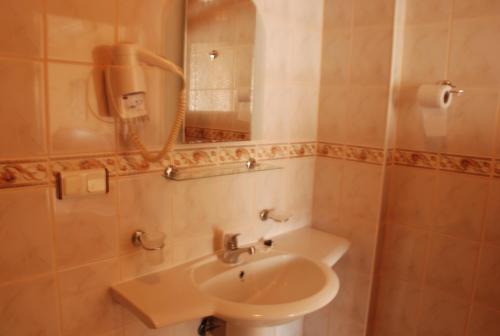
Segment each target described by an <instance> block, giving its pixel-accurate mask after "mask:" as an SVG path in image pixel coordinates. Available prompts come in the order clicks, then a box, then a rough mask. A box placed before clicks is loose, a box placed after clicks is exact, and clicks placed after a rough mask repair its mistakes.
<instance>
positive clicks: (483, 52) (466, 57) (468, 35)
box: [449, 18, 500, 87]
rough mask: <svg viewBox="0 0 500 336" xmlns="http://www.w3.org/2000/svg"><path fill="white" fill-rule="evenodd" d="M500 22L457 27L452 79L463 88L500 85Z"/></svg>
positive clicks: (463, 23) (467, 23)
mask: <svg viewBox="0 0 500 336" xmlns="http://www.w3.org/2000/svg"><path fill="white" fill-rule="evenodd" d="M499 34H500V20H498V19H497V18H487V19H486V18H485V19H474V20H457V21H454V23H453V35H452V37H451V51H450V52H451V56H450V65H449V66H450V71H449V77H450V78H453V80H454V81H456V82H457V83H460V85H462V86H473V87H491V86H496V87H498V86H499V85H500V64H499V63H498V54H499V53H500V46H498V44H495V43H492V41H496V39H497V37H498V35H499Z"/></svg>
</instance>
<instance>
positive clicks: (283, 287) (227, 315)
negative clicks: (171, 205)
mask: <svg viewBox="0 0 500 336" xmlns="http://www.w3.org/2000/svg"><path fill="white" fill-rule="evenodd" d="M293 240H295V244H291V242H292V241H293ZM275 242H276V243H275V246H274V247H273V248H271V249H266V248H264V247H259V248H258V250H257V253H256V254H255V255H254V256H244V257H243V258H242V262H241V263H240V264H238V265H228V264H224V263H222V262H221V261H220V260H219V259H218V258H217V256H216V255H211V256H208V257H203V258H201V259H198V260H195V261H193V262H190V263H187V264H183V265H180V266H177V267H175V268H171V269H167V270H164V271H160V272H157V273H153V274H149V275H146V276H143V277H140V278H137V279H133V280H130V281H126V282H123V283H120V284H117V285H114V286H112V288H111V293H112V296H113V298H114V299H115V300H116V301H118V302H119V303H121V304H122V305H124V306H125V307H126V308H128V309H129V310H131V311H132V312H133V313H134V314H135V315H137V316H138V317H139V318H140V319H141V320H142V321H143V322H144V323H145V324H146V325H147V326H148V327H150V328H161V327H163V326H167V325H171V324H175V323H179V322H182V321H189V320H193V319H197V318H200V317H203V316H210V315H215V316H218V317H221V318H223V319H226V320H229V321H232V322H237V323H238V324H248V325H252V326H256V325H259V326H260V325H264V326H265V325H276V324H281V323H284V322H288V321H291V320H294V319H297V318H300V317H302V316H304V315H305V314H308V313H311V312H313V311H315V310H317V309H320V308H322V307H323V306H325V305H326V304H328V303H329V302H330V301H331V300H332V299H333V298H334V297H335V296H336V294H337V292H338V289H339V280H338V277H337V275H336V273H335V272H334V271H333V270H332V269H331V268H330V266H331V265H332V264H334V263H335V262H336V261H337V260H338V259H339V258H340V257H341V256H342V255H343V254H344V253H345V251H346V250H347V247H348V246H349V243H348V242H347V241H346V240H344V239H342V238H338V237H335V236H333V235H330V234H327V233H323V232H320V231H317V230H314V229H312V228H303V229H299V230H297V231H294V232H291V233H288V234H285V235H283V236H281V237H277V238H276V239H275ZM314 252H315V253H314ZM241 272H244V273H245V275H244V279H243V280H242V279H241V278H240V274H241Z"/></svg>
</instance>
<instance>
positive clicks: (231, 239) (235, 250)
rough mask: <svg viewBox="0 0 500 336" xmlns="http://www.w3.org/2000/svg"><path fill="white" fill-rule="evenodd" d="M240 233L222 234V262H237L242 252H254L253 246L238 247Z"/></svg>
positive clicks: (251, 253)
mask: <svg viewBox="0 0 500 336" xmlns="http://www.w3.org/2000/svg"><path fill="white" fill-rule="evenodd" d="M239 235H240V234H239V233H236V234H227V235H225V236H224V252H223V253H222V258H221V259H222V262H224V263H226V264H237V263H238V262H239V260H240V256H241V255H242V254H244V253H248V254H249V255H254V254H255V247H254V246H250V247H243V248H239V247H238V236H239Z"/></svg>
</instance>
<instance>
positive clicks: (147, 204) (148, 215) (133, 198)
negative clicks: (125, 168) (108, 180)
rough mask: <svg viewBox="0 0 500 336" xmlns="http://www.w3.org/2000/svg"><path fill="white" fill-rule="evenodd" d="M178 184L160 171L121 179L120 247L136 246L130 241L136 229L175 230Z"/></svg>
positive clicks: (129, 249)
mask: <svg viewBox="0 0 500 336" xmlns="http://www.w3.org/2000/svg"><path fill="white" fill-rule="evenodd" d="M173 190H175V187H174V185H173V184H172V183H168V182H165V181H164V179H163V178H162V177H161V176H159V175H158V174H154V175H144V176H134V177H130V178H125V179H122V180H120V181H119V182H118V193H119V217H120V235H119V248H120V251H122V252H123V251H131V250H137V248H135V247H133V246H132V244H131V243H130V237H132V234H133V233H134V232H135V231H136V230H143V231H161V232H164V233H165V234H166V235H167V236H169V235H171V234H172V198H173V197H174V196H172V193H173Z"/></svg>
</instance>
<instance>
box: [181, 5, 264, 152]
mask: <svg viewBox="0 0 500 336" xmlns="http://www.w3.org/2000/svg"><path fill="white" fill-rule="evenodd" d="M186 13H187V14H186V15H187V34H186V60H185V62H186V63H185V64H186V65H185V69H186V72H187V78H188V110H187V113H186V120H185V129H184V138H185V142H187V143H197V142H219V141H242V140H250V125H251V115H252V92H253V90H252V83H253V58H254V56H253V54H254V40H255V16H256V9H255V5H254V4H253V2H252V0H188V1H187V12H186Z"/></svg>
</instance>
